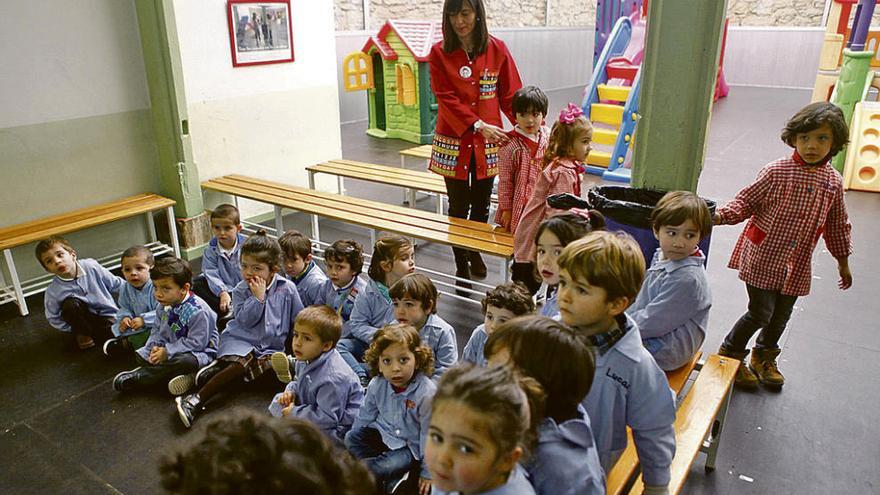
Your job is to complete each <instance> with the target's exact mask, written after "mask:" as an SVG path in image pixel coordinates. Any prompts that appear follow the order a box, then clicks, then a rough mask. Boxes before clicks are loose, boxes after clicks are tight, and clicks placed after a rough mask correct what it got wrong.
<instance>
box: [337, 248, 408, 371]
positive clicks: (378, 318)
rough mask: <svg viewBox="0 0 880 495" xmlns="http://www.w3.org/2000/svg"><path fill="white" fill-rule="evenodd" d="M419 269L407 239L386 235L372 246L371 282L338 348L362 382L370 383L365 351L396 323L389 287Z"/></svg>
mask: <svg viewBox="0 0 880 495" xmlns="http://www.w3.org/2000/svg"><path fill="white" fill-rule="evenodd" d="M415 269H416V260H415V251H414V250H413V245H412V243H411V242H410V241H409V239H407V238H406V237H403V236H401V235H397V234H388V235H383V236H382V237H380V238H379V239H378V240H377V241H376V245H375V246H373V258H372V259H371V260H370V269H369V271H368V274H369V276H370V280H369V282H368V283H367V287H366V288H365V289H364V291H363V292H361V293H360V294H358V297H357V299H356V300H355V302H354V307H353V308H352V310H351V318H350V319H349V320H348V321H349V323H348V330H349V333H348V334H343V336H342V340H340V341H339V344H338V345H337V346H336V347H337V349H339V354H341V355H342V358H343V359H345V362H346V363H348V365H349V366H351V369H353V370H354V371H355V373H357V374H358V377H360V379H361V383H362V384H363V385H364V387H366V385H367V383H369V381H370V379H369V373H368V372H367V368H366V367H365V366H364V365H363V364H361V361H362V360H363V358H364V352H365V351H366V350H367V348H368V347H369V346H370V342H371V341H372V340H373V334H375V333H376V330H378V329H379V328H380V327H382V326H384V325H387V324H388V323H391V322H392V321H394V307H393V306H392V305H391V296H390V295H388V288H389V287H391V286H392V285H394V282H397V281H398V280H400V279H401V278H403V277H404V276H405V275H408V274H410V273H412V272H414V271H415Z"/></svg>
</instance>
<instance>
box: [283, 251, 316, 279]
mask: <svg viewBox="0 0 880 495" xmlns="http://www.w3.org/2000/svg"><path fill="white" fill-rule="evenodd" d="M311 261H312V255H311V254H309V255H306V257H305V258H303V257H302V256H300V255H298V254H291V255H290V256H288V255H284V271H285V272H287V275H288V276H291V277H295V276H297V275H299V274H300V273H302V272H303V270H305V269H306V265H308V264H309V263H310V262H311Z"/></svg>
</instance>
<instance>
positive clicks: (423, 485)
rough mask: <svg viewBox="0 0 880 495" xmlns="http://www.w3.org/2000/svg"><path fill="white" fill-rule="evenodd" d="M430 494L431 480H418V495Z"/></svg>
mask: <svg viewBox="0 0 880 495" xmlns="http://www.w3.org/2000/svg"><path fill="white" fill-rule="evenodd" d="M429 493H431V480H428V479H425V478H419V495H428V494H429Z"/></svg>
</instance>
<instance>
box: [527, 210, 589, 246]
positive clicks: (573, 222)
mask: <svg viewBox="0 0 880 495" xmlns="http://www.w3.org/2000/svg"><path fill="white" fill-rule="evenodd" d="M583 213H586V214H583ZM604 228H605V216H604V215H602V214H601V213H599V212H598V211H597V210H589V211H586V212H583V211H582V212H579V213H562V214H561V215H554V216H552V217H550V218H548V219H547V220H544V221H543V222H541V225H539V226H538V230H537V232H535V244H537V243H538V239H540V238H541V234H543V233H544V231H545V230H549V231H550V232H552V233H553V235H555V236H556V238H557V239H559V242H560V243H561V244H562V247H565V246H568V245H569V244H570V243H572V242H574V241H576V240H578V239H580V238H581V237H583V236H585V235H587V234H589V233H590V232H593V231H594V230H602V229H604Z"/></svg>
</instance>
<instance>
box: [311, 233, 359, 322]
mask: <svg viewBox="0 0 880 495" xmlns="http://www.w3.org/2000/svg"><path fill="white" fill-rule="evenodd" d="M324 266H325V267H327V278H328V280H327V281H326V282H324V285H323V286H322V287H321V291H320V293H319V294H318V298H317V300H316V301H315V304H326V305H327V306H330V307H331V308H333V310H334V311H336V312H337V313H339V316H341V317H342V321H343V322H344V323H343V334H344V333H346V332H345V330H347V329H348V326H349V324H348V322H349V319H350V318H351V311H352V309H353V308H354V302H355V301H356V300H357V296H358V294H360V293H361V292H363V291H364V289H365V288H366V286H367V282H366V281H365V280H363V279H361V278H360V274H361V271H362V270H363V268H364V248H362V247H361V245H360V244H358V243H357V242H355V241H352V240H350V239H345V240H341V241H336V242H334V243H333V244H331V245H330V246H328V247H327V249H325V250H324Z"/></svg>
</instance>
